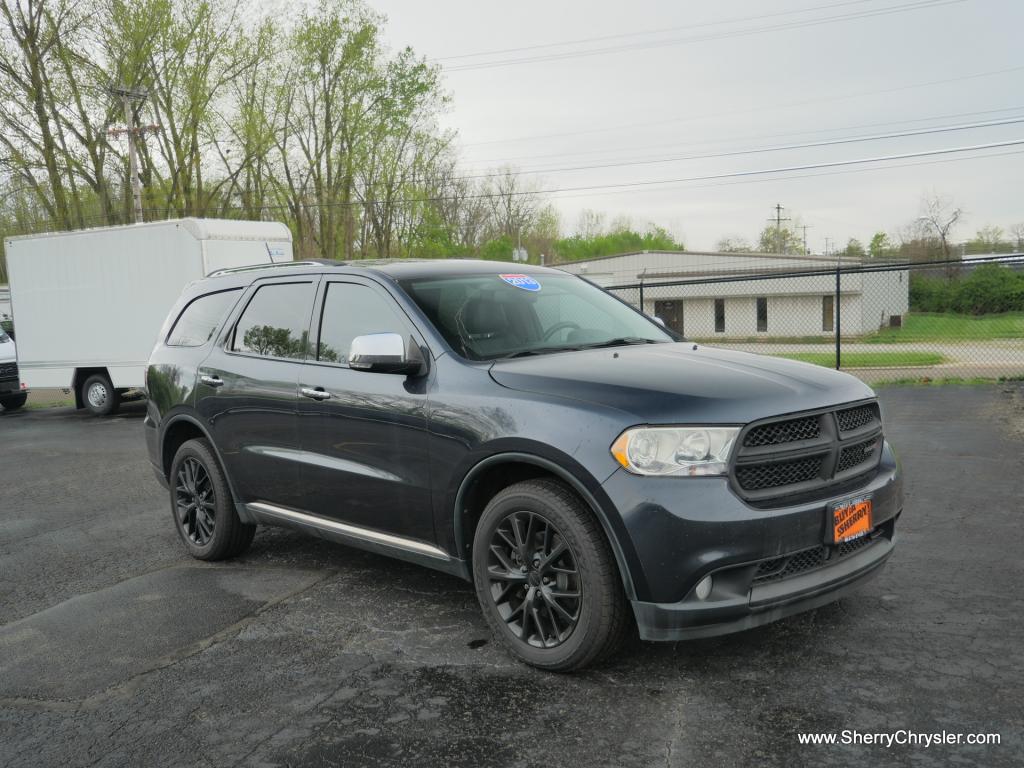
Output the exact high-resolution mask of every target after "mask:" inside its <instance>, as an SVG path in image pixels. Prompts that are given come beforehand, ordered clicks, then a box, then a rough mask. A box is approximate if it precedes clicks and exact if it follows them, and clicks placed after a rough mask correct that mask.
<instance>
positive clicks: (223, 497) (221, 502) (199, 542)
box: [168, 439, 256, 560]
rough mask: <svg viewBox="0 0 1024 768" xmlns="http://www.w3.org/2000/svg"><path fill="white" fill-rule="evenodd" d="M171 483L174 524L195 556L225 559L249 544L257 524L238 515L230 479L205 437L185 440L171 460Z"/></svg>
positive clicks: (238, 552) (246, 547) (205, 558)
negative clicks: (248, 521) (244, 520)
mask: <svg viewBox="0 0 1024 768" xmlns="http://www.w3.org/2000/svg"><path fill="white" fill-rule="evenodd" d="M168 485H169V486H170V491H171V511H172V513H173V514H174V524H175V527H176V528H177V530H178V535H179V536H180V537H181V540H182V542H184V544H185V548H186V549H187V550H188V551H189V554H190V555H192V557H195V558H197V559H199V560H223V559H225V558H228V557H236V556H238V555H240V554H242V553H243V552H245V550H247V549H248V548H249V545H250V544H251V543H252V538H253V535H254V534H255V533H256V526H255V525H246V524H244V523H243V522H242V521H241V520H240V519H239V517H238V512H237V511H236V510H235V506H234V503H233V501H232V498H231V491H230V489H229V488H228V484H227V480H226V479H225V477H224V473H223V472H222V471H221V468H220V464H219V463H218V462H217V457H216V456H214V454H213V450H212V449H211V448H210V444H209V443H208V442H207V441H206V440H198V439H197V440H189V441H187V442H185V443H183V444H182V446H181V447H180V448H179V449H178V452H177V453H176V454H174V461H172V462H171V476H170V483H169V484H168Z"/></svg>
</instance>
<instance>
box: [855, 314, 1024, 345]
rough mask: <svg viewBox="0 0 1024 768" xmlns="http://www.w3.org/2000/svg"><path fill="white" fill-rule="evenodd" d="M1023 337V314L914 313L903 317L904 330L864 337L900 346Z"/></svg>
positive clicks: (874, 341)
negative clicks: (909, 343) (931, 342)
mask: <svg viewBox="0 0 1024 768" xmlns="http://www.w3.org/2000/svg"><path fill="white" fill-rule="evenodd" d="M1020 338H1024V312H1007V313H1006V314H1003V315H955V314H951V313H931V312H912V313H910V314H908V315H906V316H904V318H903V327H902V328H884V329H882V330H880V331H878V332H877V333H874V334H872V335H870V336H866V337H864V339H863V341H866V342H869V343H871V344H899V343H901V342H907V341H990V340H992V339H1020Z"/></svg>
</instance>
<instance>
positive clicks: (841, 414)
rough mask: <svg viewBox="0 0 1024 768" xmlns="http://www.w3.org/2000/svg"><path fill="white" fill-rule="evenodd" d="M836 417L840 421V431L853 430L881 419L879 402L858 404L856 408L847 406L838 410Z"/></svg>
mask: <svg viewBox="0 0 1024 768" xmlns="http://www.w3.org/2000/svg"><path fill="white" fill-rule="evenodd" d="M836 419H837V420H838V421H839V431H840V432H853V431H854V430H856V429H860V428H861V427H866V426H867V425H868V424H872V423H878V422H880V421H881V418H880V417H879V413H878V403H867V404H866V405H858V406H857V407H856V408H847V409H846V410H843V411H837V412H836Z"/></svg>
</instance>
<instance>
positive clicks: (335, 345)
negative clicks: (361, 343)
mask: <svg viewBox="0 0 1024 768" xmlns="http://www.w3.org/2000/svg"><path fill="white" fill-rule="evenodd" d="M370 333H397V334H400V335H402V336H408V335H409V327H408V323H407V322H406V320H404V319H403V317H402V315H401V313H400V310H399V308H398V307H397V306H396V305H395V302H394V300H393V299H392V298H391V297H390V296H384V295H382V294H380V293H378V292H377V291H375V290H373V289H372V288H370V287H368V286H365V285H359V284H358V283H330V284H329V285H328V286H327V294H326V295H325V296H324V306H323V311H322V312H321V316H320V336H319V341H318V343H317V353H316V359H317V360H319V361H321V362H324V363H341V364H343V365H346V364H348V350H349V347H350V346H351V345H352V339H354V338H355V337H356V336H364V335H366V334H370Z"/></svg>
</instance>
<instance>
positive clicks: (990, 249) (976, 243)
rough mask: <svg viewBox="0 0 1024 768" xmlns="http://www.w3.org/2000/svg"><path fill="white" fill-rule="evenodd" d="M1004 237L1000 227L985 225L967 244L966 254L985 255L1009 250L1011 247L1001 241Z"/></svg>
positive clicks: (1009, 244)
mask: <svg viewBox="0 0 1024 768" xmlns="http://www.w3.org/2000/svg"><path fill="white" fill-rule="evenodd" d="M1004 235H1005V232H1003V229H1002V227H997V226H995V225H993V224H986V225H985V226H984V227H982V228H981V229H979V230H978V231H977V232H976V233H975V235H974V237H973V238H972V239H971V240H969V241H968V242H967V246H966V249H967V253H970V254H986V253H1000V252H1002V251H1007V250H1011V249H1012V248H1013V246H1012V244H1011V243H1007V242H1005V241H1004V240H1003V236H1004Z"/></svg>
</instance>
